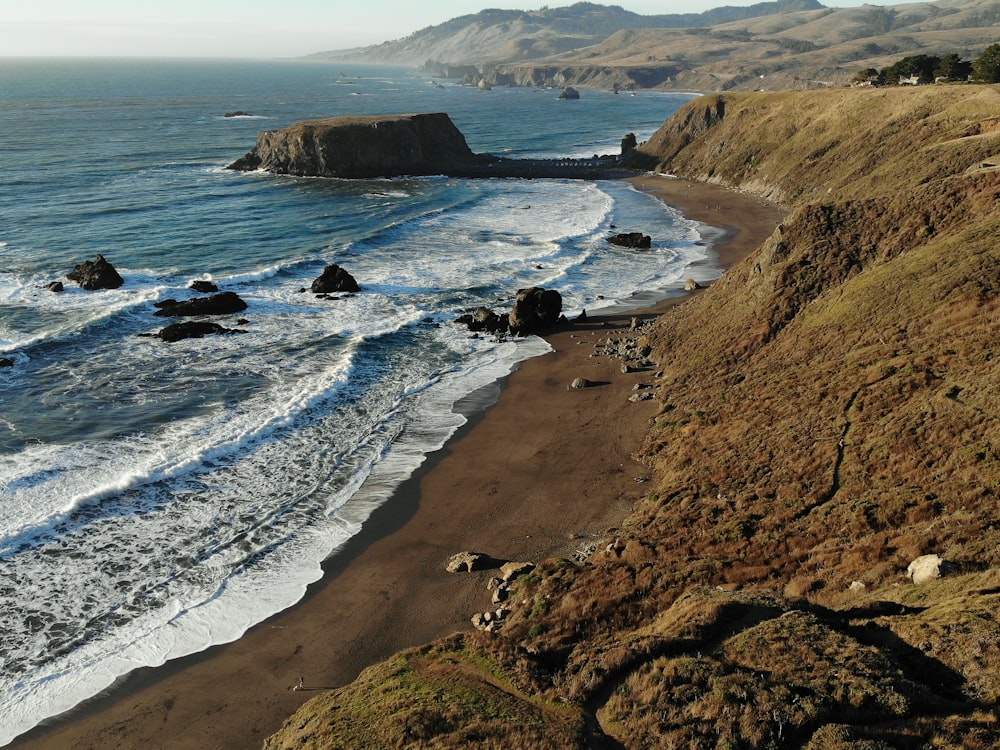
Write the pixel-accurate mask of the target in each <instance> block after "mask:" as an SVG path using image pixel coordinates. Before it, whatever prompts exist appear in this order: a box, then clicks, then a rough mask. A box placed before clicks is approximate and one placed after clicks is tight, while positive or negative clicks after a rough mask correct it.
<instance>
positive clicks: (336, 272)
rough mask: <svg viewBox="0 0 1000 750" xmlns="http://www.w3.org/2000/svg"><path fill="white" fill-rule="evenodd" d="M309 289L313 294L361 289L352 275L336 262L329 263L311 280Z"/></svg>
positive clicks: (357, 290)
mask: <svg viewBox="0 0 1000 750" xmlns="http://www.w3.org/2000/svg"><path fill="white" fill-rule="evenodd" d="M311 289H312V293H313V294H331V293H336V292H360V291H361V287H360V286H358V282H357V281H355V280H354V277H353V276H351V274H349V273H348V272H347V271H345V270H344V269H343V268H341V267H340V266H338V265H337V264H336V263H331V264H330V265H328V266H327V267H326V268H324V269H323V273H322V274H321V275H320V276H319V277H318V278H316V279H315V280H313V283H312V287H311Z"/></svg>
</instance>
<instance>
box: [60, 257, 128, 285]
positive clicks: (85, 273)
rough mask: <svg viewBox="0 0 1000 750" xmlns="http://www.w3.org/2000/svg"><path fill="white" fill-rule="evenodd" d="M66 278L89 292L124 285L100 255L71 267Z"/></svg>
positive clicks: (123, 281)
mask: <svg viewBox="0 0 1000 750" xmlns="http://www.w3.org/2000/svg"><path fill="white" fill-rule="evenodd" d="M66 278H68V279H69V280H70V281H75V282H76V283H77V284H79V285H80V286H81V287H83V288H84V289H87V290H90V291H93V290H96V289H117V288H118V287H120V286H121V285H122V284H124V283H125V279H123V278H122V277H121V275H120V274H119V273H118V271H116V270H115V268H114V266H112V265H111V264H110V263H109V262H108V261H107V260H105V258H104V256H103V255H100V254H98V256H97V257H96V258H95V259H94V260H85V261H84V262H83V263H78V264H76V265H75V266H73V270H72V271H70V272H69V273H68V274H66Z"/></svg>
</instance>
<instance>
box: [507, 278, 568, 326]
mask: <svg viewBox="0 0 1000 750" xmlns="http://www.w3.org/2000/svg"><path fill="white" fill-rule="evenodd" d="M561 316H562V295H561V294H559V292H557V291H556V290H555V289H543V288H542V287H538V286H533V287H529V288H528V289H519V290H518V292H517V300H516V301H515V302H514V309H513V310H511V311H510V315H509V316H508V322H509V324H510V330H511V332H512V333H516V334H521V335H526V334H529V333H537V332H538V331H542V330H544V329H546V328H551V327H552V326H554V325H555V324H556V323H558V322H559V319H560V317H561Z"/></svg>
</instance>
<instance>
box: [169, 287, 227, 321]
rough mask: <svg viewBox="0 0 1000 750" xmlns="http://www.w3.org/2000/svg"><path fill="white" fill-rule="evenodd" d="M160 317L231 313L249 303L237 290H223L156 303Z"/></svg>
mask: <svg viewBox="0 0 1000 750" xmlns="http://www.w3.org/2000/svg"><path fill="white" fill-rule="evenodd" d="M154 305H155V306H156V307H158V308H159V310H157V311H156V313H155V315H158V316H160V317H169V318H179V317H183V316H190V315H229V314H231V313H237V312H242V311H243V310H246V309H247V303H246V302H244V301H243V299H242V298H241V297H240V296H239V295H238V294H236V292H222V293H220V294H213V295H212V296H211V297H195V298H193V299H188V300H184V301H183V302H178V301H177V300H175V299H165V300H163V301H162V302H156V303H154Z"/></svg>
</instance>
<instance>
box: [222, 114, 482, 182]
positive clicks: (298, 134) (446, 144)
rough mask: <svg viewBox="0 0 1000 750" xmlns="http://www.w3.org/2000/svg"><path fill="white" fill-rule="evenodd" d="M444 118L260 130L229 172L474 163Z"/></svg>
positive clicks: (353, 120)
mask: <svg viewBox="0 0 1000 750" xmlns="http://www.w3.org/2000/svg"><path fill="white" fill-rule="evenodd" d="M476 159H477V157H476V156H475V155H474V154H473V153H472V151H470V150H469V146H468V144H467V143H466V142H465V136H463V135H462V133H461V132H460V131H459V130H458V128H456V127H455V125H454V123H453V122H452V121H451V119H450V118H449V117H448V115H446V114H444V113H436V114H409V115H390V116H375V117H332V118H329V119H324V120H311V121H307V122H300V123H297V124H295V125H292V126H290V127H287V128H283V129H281V130H271V131H265V132H263V133H261V134H260V136H259V137H258V138H257V144H256V145H255V146H254V148H253V150H252V151H250V152H249V153H248V154H247V155H246V156H244V157H243V158H241V159H239V160H238V161H236V162H234V163H233V164H231V165H230V167H229V168H230V169H237V170H254V169H263V170H267V171H269V172H275V173H278V174H293V175H298V176H306V177H374V176H394V175H420V174H441V173H442V172H443V171H445V170H446V169H447V167H448V166H449V165H463V164H468V163H472V162H474V161H476Z"/></svg>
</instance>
